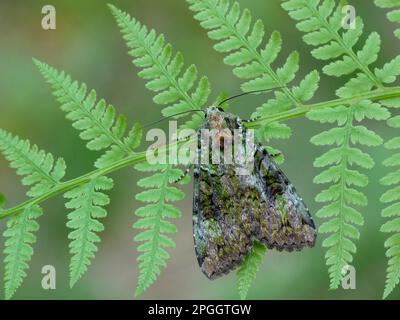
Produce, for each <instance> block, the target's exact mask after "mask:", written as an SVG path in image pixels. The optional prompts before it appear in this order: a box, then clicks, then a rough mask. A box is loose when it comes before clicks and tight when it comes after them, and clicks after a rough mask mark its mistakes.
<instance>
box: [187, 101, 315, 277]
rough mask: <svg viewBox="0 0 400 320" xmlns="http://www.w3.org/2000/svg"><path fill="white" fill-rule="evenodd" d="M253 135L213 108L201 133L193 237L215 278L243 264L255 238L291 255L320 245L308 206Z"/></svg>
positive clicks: (205, 269) (207, 272) (204, 269)
mask: <svg viewBox="0 0 400 320" xmlns="http://www.w3.org/2000/svg"><path fill="white" fill-rule="evenodd" d="M228 131H230V132H231V133H230V134H228ZM235 131H236V133H234V132H235ZM210 132H212V134H210ZM249 132H251V131H250V130H246V129H245V128H244V127H243V125H242V121H241V120H240V119H239V118H238V117H235V116H234V115H232V114H230V113H226V112H223V111H220V110H218V109H217V108H214V107H211V108H209V109H207V113H206V121H205V122H204V124H203V125H202V127H201V128H200V131H199V133H198V145H197V146H198V150H197V151H198V154H197V159H198V161H199V163H196V164H195V166H194V196H193V228H194V232H193V234H194V242H195V250H196V255H197V259H198V262H199V265H200V267H201V270H202V272H203V273H204V274H205V275H206V276H207V277H208V278H210V279H214V278H216V277H218V276H220V275H223V274H227V273H229V272H230V271H231V270H233V269H235V268H236V267H237V266H239V265H240V264H241V262H242V261H243V259H244V257H245V256H246V255H247V254H248V253H249V251H250V249H251V247H252V245H253V243H254V241H255V240H257V241H259V242H261V243H263V244H265V245H266V246H267V247H268V248H276V249H278V250H288V251H292V250H293V249H295V250H301V249H302V248H303V247H306V246H309V247H311V246H313V245H314V243H315V237H316V231H315V226H314V222H313V220H312V217H311V215H310V213H309V211H308V209H307V207H306V206H305V204H304V202H303V201H302V199H301V197H300V196H299V195H298V194H297V192H296V190H295V188H294V187H293V186H292V185H291V184H290V182H289V180H288V179H287V178H286V176H285V175H284V173H283V172H282V171H281V170H280V169H279V167H278V166H277V165H276V164H275V163H274V162H273V160H272V158H271V157H270V156H269V155H268V153H267V152H266V150H265V149H264V148H263V147H261V146H260V145H255V144H254V135H252V134H251V133H250V135H249V134H248V133H249ZM210 137H214V141H219V143H215V144H213V143H212V140H213V139H210ZM227 141H230V142H231V146H232V143H233V154H234V157H233V159H232V160H233V161H232V162H228V163H227V162H225V161H224V160H226V159H228V160H229V159H230V158H229V157H228V158H226V156H225V155H222V156H221V152H223V151H225V149H227V151H228V152H229V153H231V154H232V148H231V147H229V146H227V145H226V143H225V142H227ZM221 142H223V143H221ZM214 148H216V150H214ZM214 152H216V154H217V155H218V157H216V156H215V154H214ZM213 158H214V159H213ZM213 160H216V163H215V162H213ZM221 160H222V161H221ZM249 163H251V164H249Z"/></svg>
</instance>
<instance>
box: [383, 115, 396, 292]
mask: <svg viewBox="0 0 400 320" xmlns="http://www.w3.org/2000/svg"><path fill="white" fill-rule="evenodd" d="M388 124H389V125H390V126H391V127H393V128H400V117H399V116H396V117H393V118H392V119H390V120H389V121H388ZM385 147H386V148H387V149H388V150H396V151H397V150H400V139H399V137H395V138H393V139H391V140H389V141H388V142H386V144H385ZM383 164H384V165H385V166H386V167H389V168H397V170H396V171H393V172H390V173H388V174H387V175H386V176H385V177H383V178H382V179H381V183H382V184H383V185H385V186H390V187H391V189H389V190H387V191H386V192H385V193H384V194H383V195H382V197H381V201H382V202H383V203H387V204H389V206H388V207H386V208H385V209H384V210H383V211H382V216H383V217H384V218H391V220H389V221H387V222H386V223H385V224H384V225H383V226H382V227H381V231H382V232H385V233H394V234H393V235H392V236H390V237H389V238H388V239H387V240H386V242H385V247H386V248H387V251H386V256H387V257H388V259H389V261H388V268H387V276H386V287H385V291H384V293H383V298H384V299H385V298H387V297H388V296H389V295H390V293H391V292H392V291H393V290H394V288H395V287H396V286H397V285H398V284H399V282H400V223H399V221H400V197H399V194H400V169H399V168H400V153H395V154H393V155H392V156H391V157H390V158H388V159H387V160H385V161H384V163H383Z"/></svg>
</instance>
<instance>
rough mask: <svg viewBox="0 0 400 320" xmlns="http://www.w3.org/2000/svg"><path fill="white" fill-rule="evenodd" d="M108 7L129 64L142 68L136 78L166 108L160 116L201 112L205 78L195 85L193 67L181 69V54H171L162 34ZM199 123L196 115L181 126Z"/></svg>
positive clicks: (205, 95)
mask: <svg viewBox="0 0 400 320" xmlns="http://www.w3.org/2000/svg"><path fill="white" fill-rule="evenodd" d="M110 8H111V11H112V13H113V15H114V16H115V18H116V20H117V23H118V25H119V27H120V28H121V32H122V34H123V36H124V39H125V40H126V42H127V46H128V48H129V49H130V50H131V51H130V52H129V54H130V55H131V56H132V57H133V58H134V60H133V64H134V65H135V66H136V67H138V68H141V69H142V71H140V72H139V77H141V78H143V79H145V80H146V81H148V82H147V84H146V87H147V88H148V89H149V90H151V91H153V92H155V93H156V96H155V97H154V102H155V103H157V104H160V105H165V106H166V107H165V108H163V109H162V114H163V115H164V116H165V117H168V116H172V115H176V114H178V113H184V112H189V111H191V110H198V109H202V108H203V107H204V106H205V104H206V103H207V100H208V97H209V95H210V83H209V81H208V79H207V77H202V78H201V79H200V80H199V81H198V82H197V79H198V70H197V68H196V66H195V65H191V66H189V67H188V68H186V69H185V67H184V61H183V55H182V54H181V53H180V52H178V53H177V54H176V55H174V54H173V50H172V46H171V44H169V43H166V41H165V38H164V36H163V35H157V34H156V32H155V31H154V30H150V31H149V30H148V29H147V28H146V27H145V26H143V25H142V24H141V23H140V22H139V21H137V20H136V19H134V18H132V17H131V16H130V15H129V14H127V13H125V12H123V11H121V10H120V9H118V8H116V7H114V6H113V5H110ZM182 116H183V115H181V117H182ZM203 120H204V114H203V113H200V112H196V113H195V114H194V115H193V116H192V120H191V121H188V122H187V123H186V124H185V127H187V128H192V129H196V128H198V126H199V125H200V124H201V122H202V121H203Z"/></svg>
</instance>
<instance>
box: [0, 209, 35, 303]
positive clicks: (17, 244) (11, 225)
mask: <svg viewBox="0 0 400 320" xmlns="http://www.w3.org/2000/svg"><path fill="white" fill-rule="evenodd" d="M41 215H42V209H41V208H40V207H39V206H34V207H29V208H26V209H25V210H24V211H23V212H22V213H21V214H19V215H18V216H15V217H13V218H10V219H9V220H8V222H7V230H6V231H5V232H4V234H3V235H4V237H6V238H7V240H6V242H5V249H4V254H5V255H6V257H5V259H4V262H5V273H4V288H5V291H4V292H5V298H6V299H11V297H12V296H13V295H14V293H15V291H16V290H17V289H18V288H19V287H20V285H21V284H22V281H23V280H24V278H25V277H26V270H27V269H28V268H29V266H28V263H29V261H30V260H31V258H32V255H33V248H32V245H33V244H34V243H35V242H36V237H35V235H34V233H35V232H37V230H38V229H39V225H38V224H37V222H36V221H35V220H36V219H37V218H39V217H40V216H41Z"/></svg>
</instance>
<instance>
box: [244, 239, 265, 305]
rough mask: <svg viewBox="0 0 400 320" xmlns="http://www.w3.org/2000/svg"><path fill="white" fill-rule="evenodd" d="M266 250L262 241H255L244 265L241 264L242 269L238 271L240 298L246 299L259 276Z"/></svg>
mask: <svg viewBox="0 0 400 320" xmlns="http://www.w3.org/2000/svg"><path fill="white" fill-rule="evenodd" d="M265 252H266V247H265V246H264V245H263V244H261V243H258V242H255V243H254V244H253V247H252V248H251V251H250V253H249V254H248V255H247V256H246V257H245V259H244V261H243V263H242V265H241V266H240V269H239V271H238V272H237V278H238V280H237V281H238V292H239V296H240V299H242V300H245V299H246V297H247V293H248V292H249V289H250V286H251V284H252V282H253V281H254V280H255V278H256V276H257V272H258V270H259V268H260V265H261V263H262V261H263V258H264V255H265Z"/></svg>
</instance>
